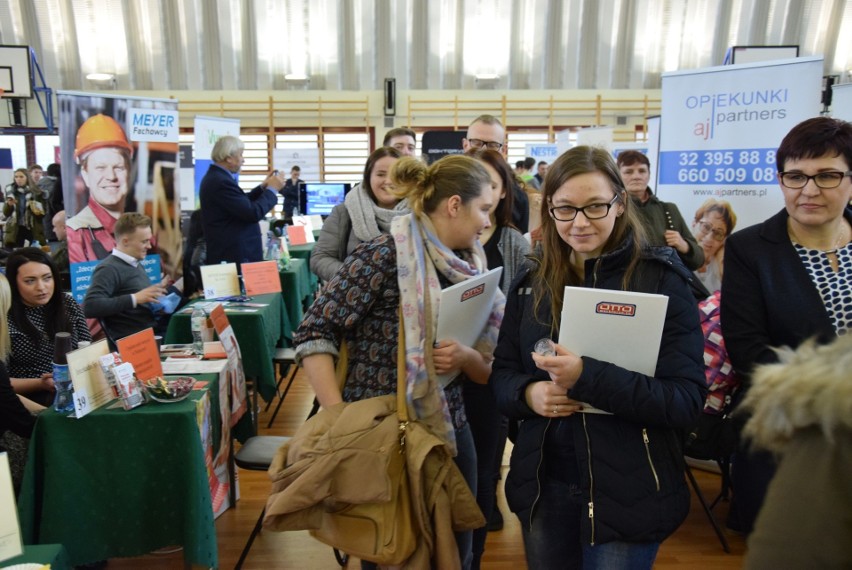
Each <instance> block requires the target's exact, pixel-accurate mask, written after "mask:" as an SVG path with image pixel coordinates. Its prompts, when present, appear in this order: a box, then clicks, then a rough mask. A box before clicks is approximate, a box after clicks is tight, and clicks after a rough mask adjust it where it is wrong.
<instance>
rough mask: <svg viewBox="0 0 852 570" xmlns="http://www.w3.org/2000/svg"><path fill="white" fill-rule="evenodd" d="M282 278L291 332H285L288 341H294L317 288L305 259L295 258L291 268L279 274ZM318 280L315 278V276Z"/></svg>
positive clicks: (291, 261) (282, 290)
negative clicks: (307, 306) (308, 302)
mask: <svg viewBox="0 0 852 570" xmlns="http://www.w3.org/2000/svg"><path fill="white" fill-rule="evenodd" d="M279 275H280V276H281V295H282V296H283V297H284V304H285V305H286V307H287V315H288V317H289V321H290V322H289V323H288V324H289V325H290V326H289V330H286V331H285V335H284V336H285V337H286V338H287V340H292V338H293V331H294V330H295V329H296V327H298V326H299V323H300V322H302V316H303V315H304V312H305V311H304V303H305V301H306V300H308V299H311V298H312V297H313V292H314V291H315V288H314V287H313V286H312V279H311V277H312V274H311V271H310V269H308V262H307V260H305V259H299V258H293V259H291V260H290V266H289V267H288V268H287V269H282V270H281V271H280V272H279ZM313 278H314V279H316V277H315V276H313Z"/></svg>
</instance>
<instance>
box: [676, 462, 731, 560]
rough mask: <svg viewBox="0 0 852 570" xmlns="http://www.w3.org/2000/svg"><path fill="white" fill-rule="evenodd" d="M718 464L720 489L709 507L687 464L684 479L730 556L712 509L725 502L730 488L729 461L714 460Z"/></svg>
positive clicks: (728, 547)
mask: <svg viewBox="0 0 852 570" xmlns="http://www.w3.org/2000/svg"><path fill="white" fill-rule="evenodd" d="M716 461H717V462H718V463H719V469H720V470H721V473H722V489H721V491H720V492H719V494H718V495H717V496H716V498H715V499H713V502H712V503H710V504H709V505H708V504H707V499H705V498H704V493H702V492H701V488H700V487H699V486H698V481H696V480H695V475H693V474H692V468H691V467H690V466H689V464H688V463H685V464H684V466H685V470H686V477H687V479H689V483H690V484H691V485H692V488H693V490H694V491H695V496H696V497H698V502H699V503H701V507H702V508H703V509H704V514H706V515H707V519H708V520H709V521H710V525H711V526H712V527H713V530H714V531H715V532H716V536H717V537H719V542H721V543H722V549H723V550H724V551H725V552H726V553H728V554H730V553H731V547H730V545H728V539H727V538H725V533H724V532H723V531H722V527H720V526H719V521H717V520H716V517H715V515H713V507H715V506H716V505H717V504H718V503H719V501H720V500H722V499H723V498H724V499H725V500H727V498H728V492H729V490H730V488H731V476H730V469H731V467H730V465H731V464H730V461H729V460H716Z"/></svg>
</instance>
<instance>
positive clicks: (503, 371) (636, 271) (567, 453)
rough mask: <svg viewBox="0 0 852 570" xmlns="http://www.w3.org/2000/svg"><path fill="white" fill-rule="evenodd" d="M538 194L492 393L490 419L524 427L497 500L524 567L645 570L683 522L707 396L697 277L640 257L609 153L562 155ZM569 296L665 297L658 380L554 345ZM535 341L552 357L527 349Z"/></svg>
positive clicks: (642, 251)
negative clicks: (494, 415)
mask: <svg viewBox="0 0 852 570" xmlns="http://www.w3.org/2000/svg"><path fill="white" fill-rule="evenodd" d="M543 192H544V206H543V208H542V226H541V234H542V241H541V246H540V247H539V248H537V249H536V250H535V251H534V253H533V254H532V256H531V260H530V261H529V262H528V263H527V264H525V265H524V267H523V268H522V269H521V271H520V272H519V274H518V276H517V277H516V279H515V281H514V283H513V284H512V288H511V290H510V292H509V296H508V299H507V301H506V312H505V315H504V320H503V324H502V326H501V328H500V337H499V340H498V344H497V350H496V351H495V354H494V356H495V360H494V363H493V366H492V374H491V381H490V383H491V384H492V386H493V389H494V392H495V396H496V398H497V406H498V408H499V409H500V410H501V411H502V412H503V413H504V414H506V415H507V416H509V418H510V419H513V420H522V421H521V423H520V427H519V431H518V435H517V438H516V440H515V447H514V449H513V451H512V459H511V466H510V470H509V475H508V478H507V480H506V498H507V500H508V502H509V507H510V508H511V509H512V511H513V512H514V513H516V514H517V515H518V518H519V519H520V521H521V527H522V530H523V538H524V546H525V549H526V558H527V565H528V566H529V567H530V568H536V569H537V570H539V569H551V568H553V569H560V570H563V569H565V568H606V569H621V568H631V569H640V568H648V569H650V568H651V567H652V566H653V563H654V559H655V558H656V555H657V550H658V549H659V546H660V543H661V542H662V541H663V540H665V539H666V537H668V536H669V535H671V534H672V533H673V532H674V531H675V530H676V529H677V528H678V526H680V524H681V522H683V520H684V518H685V517H686V514H687V512H688V511H689V501H690V499H689V490H688V489H687V486H686V482H685V480H684V475H683V466H682V465H683V460H682V455H683V451H682V449H681V434H682V432H683V430H684V429H685V428H687V427H691V426H692V425H694V423H695V421H696V420H697V418H698V415H699V413H700V412H701V408H702V406H703V403H704V396H705V394H706V388H705V385H704V365H703V350H702V347H703V335H702V334H701V328H700V326H699V323H698V309H697V307H696V305H695V299H694V297H693V296H692V293H691V291H690V286H689V283H690V282H691V281H692V280H693V279H694V277H693V275H692V272H691V271H689V270H688V269H687V268H686V266H684V265H683V263H682V262H681V261H680V258H679V257H678V255H677V254H676V253H675V251H674V250H673V249H672V248H670V247H665V246H663V247H648V246H646V245H645V240H644V237H643V232H642V226H641V223H640V222H639V221H638V219H637V218H636V213H635V211H634V210H633V208H635V204H634V203H633V202H632V201H631V200H630V198H629V196H628V194H627V191H626V190H625V188H624V184H623V182H622V180H621V176H620V175H619V171H618V167H617V166H616V164H615V161H614V160H613V159H612V157H611V156H610V154H609V153H608V152H606V151H605V150H603V149H600V148H594V147H589V146H579V147H575V148H572V149H571V150H569V151H568V152H566V153H564V154H563V155H562V156H560V157H559V158H558V159H556V161H555V162H554V163H553V165H552V166H551V167H550V169H549V170H548V173H547V178H545V181H544V190H543ZM566 285H571V286H577V287H592V288H598V289H615V290H627V291H639V292H645V293H659V294H663V295H667V296H668V298H669V300H668V307H667V309H666V315H665V324H664V327H663V333H662V339H661V343H660V352H659V355H658V360H657V367H656V371H655V373H654V376H648V375H645V374H641V373H639V372H634V371H631V370H627V369H625V368H622V367H620V366H618V365H616V364H613V363H611V362H606V361H604V360H600V359H596V358H591V357H585V356H580V355H577V354H574V353H572V352H571V351H569V350H568V349H566V348H565V347H563V346H560V345H558V344H556V343H555V342H553V341H552V339H556V338H558V336H559V328H560V326H561V314H562V296H563V291H564V288H565V286H566ZM568 326H573V327H579V326H582V325H580V324H577V323H569V325H568ZM542 338H545V339H551V342H550V347H551V348H552V351H551V353H550V354H546V355H543V354H538V353H537V351H536V350H535V349H536V345H537V344H538V342H537V341H539V340H540V339H542ZM611 349H612V352H613V354H615V353H617V352H619V351H621V350H623V347H621V346H617V345H613V346H612V347H611ZM581 402H586V403H588V404H590V405H592V406H594V407H596V408H599V409H600V410H604V411H606V412H609V414H591V413H582V411H583V407H582V405H581Z"/></svg>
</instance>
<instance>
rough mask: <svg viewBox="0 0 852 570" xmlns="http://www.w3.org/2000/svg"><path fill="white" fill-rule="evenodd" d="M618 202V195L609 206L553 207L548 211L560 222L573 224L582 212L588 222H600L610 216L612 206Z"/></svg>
mask: <svg viewBox="0 0 852 570" xmlns="http://www.w3.org/2000/svg"><path fill="white" fill-rule="evenodd" d="M616 200H618V194H616V195H615V196H613V197H612V200H610V201H609V203H608V204H589V205H588V206H583V207H582V208H575V207H574V206H553V207H552V208H549V210H548V211H549V212H550V216H551V217H552V218H553V219H554V220H558V221H560V222H571V221H573V220H574V218H576V217H577V214H579V213H580V212H583V215H584V216H586V219H587V220H599V219H601V218H605V217H606V216H607V214H609V209H610V208H612V205H613V204H615V201H616Z"/></svg>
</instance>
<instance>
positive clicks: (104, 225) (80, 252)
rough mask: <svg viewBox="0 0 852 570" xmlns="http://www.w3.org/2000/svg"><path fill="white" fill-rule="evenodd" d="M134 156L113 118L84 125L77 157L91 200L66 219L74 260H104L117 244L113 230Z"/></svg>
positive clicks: (100, 117) (99, 118)
mask: <svg viewBox="0 0 852 570" xmlns="http://www.w3.org/2000/svg"><path fill="white" fill-rule="evenodd" d="M132 155H133V147H132V146H131V144H130V143H129V142H128V140H127V136H126V135H125V134H124V129H122V128H121V125H119V124H118V122H116V120H115V119H113V118H112V117H109V116H107V115H102V114H97V115H95V116H93V117H90V118H88V119H86V121H85V122H84V123H83V124H82V125H80V128H79V130H78V131H77V141H76V145H75V147H74V160H75V161H76V163H77V164H79V165H80V177H81V178H82V179H83V182H84V183H85V185H86V188H87V189H88V190H89V201H88V204H87V205H86V207H85V208H83V209H82V210H80V211H79V212H77V214H76V215H74V216H73V217H71V218H69V219H68V220H67V222H66V224H67V231H68V258H69V261H70V262H71V263H77V262H81V261H96V260H99V259H104V258H106V257H107V256H108V255H109V254H110V253H111V252H112V250H113V248H114V247H115V237H114V236H113V229H114V228H115V222H116V220H118V218H119V216H121V214H123V213H124V207H125V201H126V198H127V192H128V190H129V187H130V184H129V181H130V168H131V157H132Z"/></svg>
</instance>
